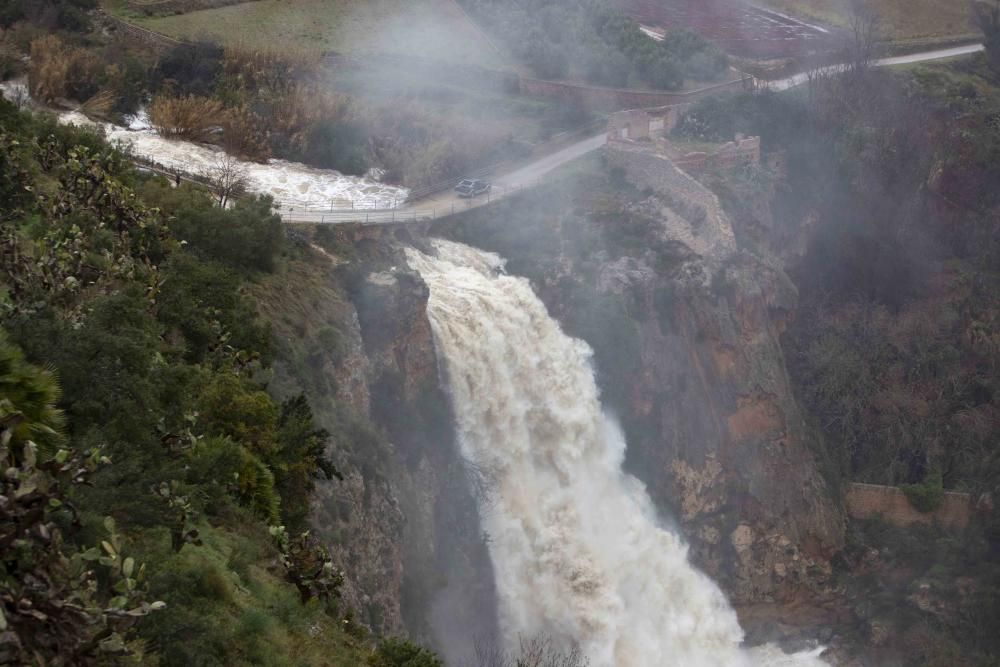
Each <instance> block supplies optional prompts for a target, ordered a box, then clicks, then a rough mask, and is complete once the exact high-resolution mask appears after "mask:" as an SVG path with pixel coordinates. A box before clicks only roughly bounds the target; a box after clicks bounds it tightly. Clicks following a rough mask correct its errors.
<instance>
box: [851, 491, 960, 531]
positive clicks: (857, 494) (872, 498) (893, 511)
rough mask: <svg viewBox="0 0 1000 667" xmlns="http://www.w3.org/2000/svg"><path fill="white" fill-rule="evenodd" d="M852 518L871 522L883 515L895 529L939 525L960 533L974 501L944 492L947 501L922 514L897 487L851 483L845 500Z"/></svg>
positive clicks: (958, 494)
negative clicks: (917, 525) (872, 518)
mask: <svg viewBox="0 0 1000 667" xmlns="http://www.w3.org/2000/svg"><path fill="white" fill-rule="evenodd" d="M844 504H845V506H846V508H847V513H848V515H849V516H851V517H852V518H855V519H868V518H871V517H874V516H878V515H881V516H882V518H883V519H885V520H886V521H888V522H889V523H892V524H894V525H896V526H909V525H910V524H914V523H923V524H935V523H936V524H938V525H940V526H942V527H944V528H952V529H958V530H961V529H963V528H965V527H966V526H967V525H968V523H969V519H970V518H971V516H972V510H973V506H972V498H971V497H970V496H969V494H967V493H954V492H950V491H949V492H945V494H944V500H943V501H942V503H941V507H939V508H938V509H937V510H935V511H934V512H927V513H924V512H919V511H917V509H916V508H914V507H913V505H911V504H910V501H909V500H907V499H906V494H905V493H903V491H902V490H901V489H899V488H897V487H895V486H878V485H876V484H851V485H850V486H849V487H848V489H847V494H846V495H845V497H844Z"/></svg>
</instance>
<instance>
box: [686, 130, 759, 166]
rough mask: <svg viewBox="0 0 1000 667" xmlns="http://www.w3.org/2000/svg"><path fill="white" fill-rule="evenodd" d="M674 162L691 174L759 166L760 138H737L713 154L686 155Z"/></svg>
mask: <svg viewBox="0 0 1000 667" xmlns="http://www.w3.org/2000/svg"><path fill="white" fill-rule="evenodd" d="M674 162H675V163H676V164H677V166H678V167H681V168H682V169H684V170H686V171H693V172H698V171H704V170H706V169H732V168H733V167H736V166H738V165H744V164H760V137H737V138H736V140H735V141H730V142H728V143H725V144H723V145H722V146H720V147H719V149H718V150H717V151H715V152H714V153H703V152H697V153H688V154H687V155H684V156H682V157H679V158H677V159H675V160H674Z"/></svg>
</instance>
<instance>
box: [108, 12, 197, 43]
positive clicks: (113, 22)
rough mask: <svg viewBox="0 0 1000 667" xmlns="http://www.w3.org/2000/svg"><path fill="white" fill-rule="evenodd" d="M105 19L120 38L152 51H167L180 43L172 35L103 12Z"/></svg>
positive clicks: (109, 27) (110, 28)
mask: <svg viewBox="0 0 1000 667" xmlns="http://www.w3.org/2000/svg"><path fill="white" fill-rule="evenodd" d="M105 19H106V22H107V25H108V29H109V30H110V31H111V32H113V33H115V34H116V35H117V36H118V37H119V38H120V39H122V40H123V41H125V42H127V43H128V44H130V45H132V46H138V47H140V48H145V49H152V50H154V51H168V50H170V49H172V48H174V47H175V46H177V45H178V44H181V43H182V42H181V41H180V40H176V39H174V38H173V37H167V36H166V35H163V34H160V33H158V32H153V31H152V30H146V29H145V28H140V27H139V26H137V25H135V24H133V23H129V22H128V21H124V20H122V19H120V18H118V17H117V16H112V15H110V14H105Z"/></svg>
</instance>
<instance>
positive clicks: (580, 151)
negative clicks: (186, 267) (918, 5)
mask: <svg viewBox="0 0 1000 667" xmlns="http://www.w3.org/2000/svg"><path fill="white" fill-rule="evenodd" d="M982 50H983V45H982V44H973V45H970V46H958V47H954V48H950V49H938V50H935V51H924V52H923V53H912V54H910V55H907V56H896V57H893V58H882V59H880V60H876V61H875V62H874V63H873V64H874V65H875V66H876V67H889V66H892V65H908V64H912V63H921V62H927V61H930V60H943V59H946V58H955V57H958V56H964V55H969V54H971V53H976V52H978V51H982ZM844 67H845V66H844V65H831V66H830V67H827V68H824V69H823V70H822V71H824V72H838V71H842V70H843V69H844ZM807 80H808V77H807V75H806V74H805V73H801V74H796V75H795V76H790V77H788V78H787V79H780V80H777V81H771V82H770V83H769V84H768V87H769V88H770V89H771V90H776V91H782V90H788V89H790V88H794V87H796V86H799V85H802V84H803V83H805V82H806V81H807ZM606 141H607V137H606V134H605V133H603V132H602V133H601V134H599V135H596V136H593V137H589V138H587V139H583V140H581V141H578V142H576V143H574V144H571V145H569V146H567V147H565V148H562V149H560V150H558V151H556V152H554V153H551V154H549V155H546V156H544V157H542V158H539V159H538V160H535V161H534V162H531V163H529V164H527V165H524V166H522V167H520V168H517V169H514V170H513V171H510V172H507V173H506V174H500V175H498V176H496V177H494V179H493V191H492V192H491V193H490V194H489V195H487V196H483V195H481V196H479V197H476V198H474V199H460V198H459V197H458V196H457V195H456V194H455V193H454V192H451V191H447V192H441V193H438V194H436V195H431V196H429V197H425V198H424V199H420V200H418V201H415V202H412V203H407V204H406V205H404V206H402V207H400V208H397V209H394V210H391V211H367V212H366V211H342V212H333V213H331V212H326V213H323V212H296V213H288V214H284V215H282V217H283V218H284V220H285V221H286V222H317V223H331V224H335V223H344V222H368V223H392V222H400V221H409V220H413V221H416V220H431V219H434V218H440V217H443V216H446V215H451V214H452V213H458V212H460V211H464V210H468V209H470V208H475V207H477V206H483V205H485V204H488V203H490V202H492V201H495V200H496V199H498V198H501V197H505V196H508V195H510V194H512V193H514V192H517V191H519V190H522V189H524V188H527V187H531V186H533V185H535V184H536V183H537V182H538V181H539V180H541V178H542V177H543V176H545V175H546V174H548V173H549V172H551V171H553V170H554V169H556V168H558V167H561V166H562V165H564V164H566V163H567V162H570V161H572V160H575V159H576V158H578V157H581V156H583V155H586V154H587V153H590V152H591V151H594V150H597V149H598V148H600V147H601V146H603V145H604V144H605V142H606Z"/></svg>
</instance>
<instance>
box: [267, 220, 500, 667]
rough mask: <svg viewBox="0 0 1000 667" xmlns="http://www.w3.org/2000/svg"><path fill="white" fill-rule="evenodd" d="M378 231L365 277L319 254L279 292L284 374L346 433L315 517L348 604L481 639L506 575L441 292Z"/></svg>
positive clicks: (423, 635)
mask: <svg viewBox="0 0 1000 667" xmlns="http://www.w3.org/2000/svg"><path fill="white" fill-rule="evenodd" d="M365 243H366V244H367V246H369V247H367V248H365V249H364V250H363V251H364V252H367V253H368V254H369V255H373V256H374V257H375V259H371V258H369V259H367V260H363V261H361V262H359V264H358V265H357V267H356V269H355V273H354V275H353V277H351V278H346V277H345V274H344V273H342V272H339V271H338V270H337V267H336V262H331V261H330V257H329V256H326V255H323V254H322V253H317V254H316V255H314V256H312V257H311V258H309V259H307V260H305V261H302V262H301V263H298V264H296V265H294V266H293V267H292V269H291V274H292V277H293V278H294V279H295V280H288V281H286V282H287V283H288V284H287V286H285V285H283V289H286V290H287V292H286V293H283V294H278V295H276V296H274V297H272V299H271V300H272V301H273V308H274V310H275V312H274V313H269V315H270V319H271V321H272V323H273V324H274V326H275V330H276V331H275V333H276V334H277V337H278V338H279V339H285V340H288V341H289V343H288V345H287V347H288V349H287V350H285V349H283V350H282V352H281V353H280V354H279V360H278V361H277V362H276V364H275V369H276V371H275V378H274V380H273V382H272V383H271V386H272V389H273V390H275V391H276V392H277V393H279V394H282V395H294V394H296V393H299V392H304V393H305V394H306V396H307V398H308V399H309V401H310V404H311V405H312V406H313V409H314V413H315V415H316V418H317V420H318V422H319V423H320V425H323V426H325V427H326V428H328V429H329V430H330V431H331V432H333V433H336V434H339V435H338V437H335V438H333V439H332V440H331V441H330V443H329V448H328V454H329V455H330V456H331V457H332V459H333V461H334V463H335V464H336V465H337V468H338V469H339V470H340V471H341V472H342V473H343V475H344V479H343V480H331V481H329V482H325V481H323V482H319V483H318V484H317V489H316V492H315V493H314V496H313V512H312V516H311V524H312V526H313V530H314V532H315V534H316V535H318V536H319V537H320V538H321V539H322V540H323V541H324V542H325V543H326V544H327V545H329V546H330V547H331V550H332V553H333V555H334V558H335V560H336V562H337V563H338V566H340V567H341V568H343V570H344V571H345V575H346V577H345V583H344V586H343V588H342V596H343V607H344V609H345V610H351V611H352V612H353V614H354V617H355V619H356V621H357V622H359V623H360V624H362V625H364V626H367V627H368V628H370V629H371V630H373V631H374V632H375V633H377V634H378V635H379V636H410V637H413V638H414V639H416V640H418V641H420V642H422V643H425V644H431V645H434V646H435V647H436V648H437V649H439V650H441V651H442V652H444V653H445V654H457V653H458V652H462V651H471V646H462V642H461V640H464V641H467V642H471V641H472V639H473V638H475V637H479V638H483V639H484V640H488V639H489V638H490V637H491V636H492V634H493V633H494V632H495V625H496V619H495V611H494V609H495V604H494V602H493V601H494V597H493V589H492V586H493V576H492V573H491V571H490V569H489V560H488V556H487V553H486V547H485V544H484V543H483V539H482V534H481V531H480V529H479V519H478V515H477V512H476V503H475V501H474V499H473V497H472V491H471V488H470V485H469V476H468V475H467V474H466V472H467V471H466V470H465V468H464V466H463V465H462V463H461V461H460V459H459V457H458V455H457V449H456V447H455V443H454V442H453V433H452V418H451V413H450V410H449V408H448V404H447V400H446V397H445V395H444V394H443V392H442V390H441V388H440V386H439V382H438V375H437V358H436V355H435V351H434V341H433V338H432V333H431V328H430V322H429V320H428V319H427V315H426V305H427V298H428V290H427V287H426V286H425V285H424V283H423V282H422V281H421V280H420V278H419V277H418V276H417V275H416V274H415V273H413V272H411V271H409V270H408V269H407V268H406V266H405V264H404V263H402V262H401V261H400V262H395V261H394V259H395V256H394V253H395V252H397V251H398V244H397V243H396V242H395V241H394V239H393V238H392V237H391V236H388V237H387V238H379V237H375V238H370V237H369V238H367V239H366V240H365ZM342 268H343V267H341V269H342ZM352 268H354V267H352ZM348 285H349V286H350V289H347V288H348ZM304 287H307V289H305V288H304ZM268 310H270V308H269V309H268ZM331 328H335V329H336V330H337V332H338V334H337V336H336V337H335V338H336V339H337V344H336V345H333V346H331V345H330V344H329V341H330V339H331V336H330V334H329V333H327V334H325V335H324V333H323V332H324V331H327V332H328V331H329V330H330V329H331ZM314 332H315V335H313V333H314ZM297 359H301V360H302V362H297ZM303 362H304V363H303ZM463 628H464V629H467V630H469V632H468V634H467V635H463V636H460V637H456V636H454V635H455V632H456V631H457V630H460V629H463ZM466 656H467V654H465V655H462V656H461V657H462V658H463V659H464V658H465V657H466ZM451 657H455V659H456V660H457V659H458V656H457V655H452V656H451Z"/></svg>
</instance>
